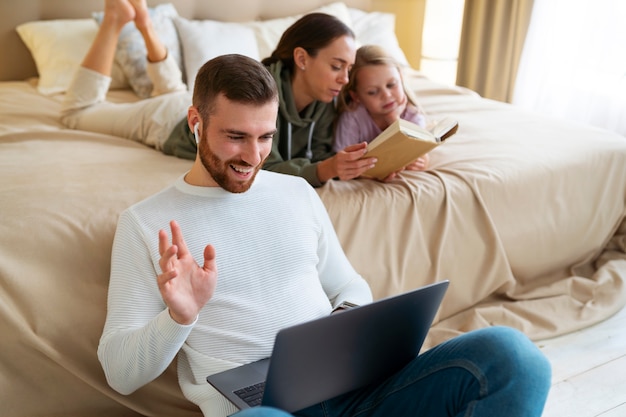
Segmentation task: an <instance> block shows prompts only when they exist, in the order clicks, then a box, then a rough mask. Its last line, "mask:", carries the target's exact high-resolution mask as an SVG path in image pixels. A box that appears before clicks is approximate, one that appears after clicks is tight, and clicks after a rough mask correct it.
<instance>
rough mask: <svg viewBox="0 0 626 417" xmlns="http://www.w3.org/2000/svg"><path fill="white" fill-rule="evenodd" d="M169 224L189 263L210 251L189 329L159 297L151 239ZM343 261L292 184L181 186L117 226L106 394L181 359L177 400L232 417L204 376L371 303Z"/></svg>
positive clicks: (264, 174) (308, 193)
mask: <svg viewBox="0 0 626 417" xmlns="http://www.w3.org/2000/svg"><path fill="white" fill-rule="evenodd" d="M170 220H176V221H178V223H179V224H180V227H181V230H182V233H183V237H184V239H185V242H186V243H187V246H188V248H189V251H190V252H191V253H192V254H193V255H194V257H195V259H196V261H197V262H198V264H199V265H202V264H203V250H204V247H205V246H206V245H207V244H212V245H214V246H215V252H216V261H217V268H218V282H217V288H216V291H215V293H214V295H213V298H212V299H211V300H210V301H209V302H208V303H207V304H206V305H205V307H204V308H203V309H202V311H201V313H200V315H199V317H198V319H197V320H196V322H195V323H193V324H192V325H189V326H182V325H179V324H177V323H176V322H174V321H173V320H172V319H171V318H170V315H169V313H168V311H167V309H166V306H165V304H164V303H163V300H162V298H161V295H160V293H159V290H158V287H157V284H156V276H157V275H158V273H160V268H159V265H158V260H159V250H158V230H159V229H165V230H167V231H168V233H169V222H170ZM371 297H372V296H371V292H370V289H369V287H368V285H367V283H366V282H365V281H364V280H363V279H362V278H361V276H360V275H359V274H358V273H357V272H356V271H355V270H354V269H353V268H352V266H351V265H350V263H349V262H348V260H347V258H346V256H345V254H344V252H343V250H342V248H341V246H340V243H339V240H338V239H337V236H336V234H335V231H334V229H333V226H332V223H331V221H330V219H329V217H328V214H327V212H326V210H325V208H324V205H323V203H322V202H321V200H320V199H319V197H318V195H317V193H316V192H315V190H314V189H313V188H312V187H310V186H309V185H308V184H307V183H306V182H305V181H304V180H303V179H302V178H299V177H295V176H288V175H282V174H276V173H272V172H268V171H260V172H259V173H258V175H257V178H256V180H255V182H254V184H253V186H252V187H251V188H250V190H248V191H247V192H245V193H241V194H233V193H229V192H227V191H225V190H223V189H221V188H218V187H195V186H191V185H189V184H187V183H185V181H184V179H183V177H181V178H179V180H178V181H177V182H176V183H175V184H173V185H172V186H170V187H168V188H166V189H165V190H163V191H161V192H160V193H158V194H156V195H154V196H152V197H150V198H148V199H146V200H144V201H142V202H140V203H138V204H135V205H134V206H132V207H130V208H129V209H128V210H126V211H125V212H123V213H122V215H121V216H120V219H119V223H118V227H117V232H116V235H115V241H114V244H113V254H112V261H111V280H110V285H109V299H108V312H107V320H106V324H105V328H104V331H103V334H102V338H101V340H100V346H99V348H98V357H99V359H100V362H101V363H102V366H103V368H104V371H105V374H106V376H107V380H108V381H109V384H110V385H111V386H112V387H113V388H115V389H116V390H118V391H119V392H121V393H124V394H129V393H131V392H133V391H134V390H136V389H137V388H139V387H141V386H143V385H145V384H147V383H148V382H150V381H152V380H153V379H155V378H156V377H158V376H159V375H160V374H161V373H162V372H163V371H164V370H165V369H166V368H167V367H168V365H169V364H170V363H171V361H172V360H173V359H174V358H175V357H176V355H177V354H178V353H179V351H180V353H181V354H180V356H179V363H178V374H179V382H180V385H181V388H182V391H183V393H184V394H185V396H186V397H187V398H188V399H189V400H191V401H192V402H194V403H196V404H198V405H199V406H200V407H201V409H202V411H203V413H204V414H205V415H207V416H208V415H210V416H226V415H228V414H231V413H233V412H234V411H236V409H235V408H233V406H232V404H230V402H228V401H227V400H226V399H225V398H224V397H222V396H221V395H220V394H219V393H218V392H217V391H215V390H214V389H213V388H212V387H211V386H210V385H209V384H208V383H207V382H206V376H207V375H209V374H212V373H215V372H219V371H222V370H225V369H228V368H231V367H234V366H237V365H239V364H242V363H248V362H252V361H255V360H258V359H262V358H264V357H268V356H270V354H271V351H272V346H273V342H274V337H275V335H276V332H277V331H278V330H279V329H281V328H283V327H286V326H290V325H294V324H297V323H301V322H303V321H307V320H311V319H315V318H318V317H321V316H324V315H327V314H329V313H330V312H331V310H332V308H333V306H335V305H337V304H339V303H341V302H342V301H344V300H347V301H351V302H354V303H357V304H364V303H367V302H370V301H371Z"/></svg>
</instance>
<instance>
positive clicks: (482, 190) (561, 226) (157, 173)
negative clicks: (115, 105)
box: [0, 0, 626, 417]
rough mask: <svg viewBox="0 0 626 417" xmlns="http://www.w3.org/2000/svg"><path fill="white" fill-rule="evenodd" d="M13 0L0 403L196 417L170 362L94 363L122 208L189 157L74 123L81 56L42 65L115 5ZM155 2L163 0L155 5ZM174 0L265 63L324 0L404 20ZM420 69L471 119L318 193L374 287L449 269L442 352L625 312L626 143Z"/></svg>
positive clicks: (443, 109) (428, 96)
mask: <svg viewBox="0 0 626 417" xmlns="http://www.w3.org/2000/svg"><path fill="white" fill-rule="evenodd" d="M8 3H9V2H4V3H2V5H0V47H1V48H2V51H3V56H4V57H5V59H3V60H2V62H1V63H0V76H1V79H0V181H1V184H0V213H1V215H2V222H1V223H0V228H1V229H0V256H1V257H2V261H1V262H0V294H1V300H2V301H1V302H0V334H1V337H0V352H1V353H0V382H1V384H0V414H1V415H2V416H3V417H26V416H42V417H46V416H50V417H52V416H64V417H72V416H85V417H86V416H89V417H98V416H139V415H146V416H199V415H200V412H199V410H198V409H197V408H196V407H195V406H194V405H193V404H191V403H189V402H188V401H186V400H185V399H184V397H183V396H182V394H181V392H180V389H179V388H178V384H177V381H176V375H175V367H174V366H172V367H170V368H169V369H168V370H167V371H166V372H165V373H164V374H163V375H162V376H161V377H159V378H158V379H157V380H156V381H154V382H153V383H151V384H149V385H148V386H146V387H144V388H142V389H140V390H139V391H137V392H136V393H134V394H132V395H130V396H122V395H119V394H117V393H116V392H114V391H113V390H112V389H110V388H109V387H108V385H107V383H106V381H105V378H104V375H103V372H102V370H101V368H100V365H99V363H98V360H97V357H96V348H97V344H98V339H99V337H100V333H101V330H102V326H103V324H104V318H105V314H106V294H107V284H108V274H109V261H110V251H111V244H112V239H113V234H114V231H115V225H116V221H117V216H118V215H119V213H120V212H121V211H122V210H123V209H124V208H126V207H127V206H129V205H131V204H133V203H134V202H136V201H139V200H141V199H143V198H144V197H147V196H148V195H150V194H152V193H154V192H156V191H158V190H160V189H161V188H163V187H165V186H166V185H167V184H169V183H171V182H172V181H173V180H174V179H175V178H177V177H178V176H180V175H181V174H182V173H184V172H185V171H186V170H187V169H189V167H190V164H191V162H190V161H187V160H183V159H178V158H175V157H171V156H166V155H163V154H162V153H160V152H158V151H155V150H154V149H152V148H150V147H148V146H146V145H144V144H141V143H136V142H132V141H128V140H124V139H122V138H117V137H112V136H106V135H101V134H96V133H90V132H84V131H76V130H68V129H66V128H64V127H63V125H62V124H61V123H60V122H59V108H60V104H59V103H60V100H61V99H62V96H63V85H64V84H63V83H66V82H67V74H71V71H69V70H67V66H68V65H70V66H71V65H75V64H76V62H75V59H76V58H75V56H74V58H73V59H74V61H72V59H69V58H72V57H71V56H70V57H69V58H68V59H69V61H66V62H64V63H58V62H57V63H56V64H50V62H48V63H46V60H50V61H54V60H55V59H57V61H58V60H59V58H60V55H63V53H62V48H66V49H69V52H68V56H69V55H72V54H74V55H77V54H78V53H79V52H81V51H82V50H81V48H84V47H85V44H87V45H88V43H89V39H87V40H85V38H84V36H87V38H88V36H90V35H89V33H92V32H93V25H92V24H91V23H88V21H91V20H93V19H92V17H91V13H92V12H97V11H99V10H101V6H102V5H101V2H100V1H97V0H89V1H81V2H75V1H72V0H58V1H55V2H43V1H37V0H25V1H22V2H19V4H18V3H15V2H12V3H11V5H10V7H11V9H10V10H8V9H7V8H8V7H9V5H8ZM158 3H165V2H163V1H161V2H159V1H155V2H150V4H151V5H152V6H156V5H157V4H158ZM168 3H171V4H172V5H173V7H174V8H175V10H176V13H177V15H178V16H179V17H183V18H186V19H189V20H206V19H212V20H215V21H220V22H231V23H233V22H236V23H237V25H244V26H246V27H247V28H248V29H249V28H252V32H250V31H248V32H247V33H248V34H250V33H252V34H253V35H254V36H255V40H256V41H257V42H258V43H257V46H258V47H259V50H260V51H259V54H262V53H263V50H262V49H261V46H263V45H264V47H265V48H266V49H267V48H269V47H270V46H271V40H272V39H274V40H275V39H276V34H277V33H278V34H279V33H280V30H279V29H280V28H282V27H284V25H285V24H288V23H289V22H290V21H292V19H294V18H295V17H294V16H297V15H298V14H301V13H304V12H307V11H312V10H318V9H319V8H322V10H328V11H332V12H333V13H335V12H336V13H339V14H341V15H342V16H345V15H346V13H348V16H349V17H348V18H349V19H352V22H351V23H352V24H353V25H354V26H355V28H357V29H358V31H357V37H358V38H359V39H360V41H361V42H363V43H373V42H380V43H382V44H385V46H386V47H388V48H397V47H398V43H397V40H396V39H395V38H393V36H391V37H390V35H389V34H390V33H392V32H393V26H391V29H390V24H391V25H392V24H393V19H390V15H389V14H387V13H381V12H376V11H375V10H373V9H372V7H373V5H375V3H376V2H370V1H347V2H346V3H345V4H343V3H342V4H339V5H337V4H328V3H329V2H325V1H313V0H309V1H303V2H297V4H296V2H294V3H293V4H290V5H288V4H287V3H288V2H280V1H271V2H270V1H266V2H263V1H255V0H233V1H231V2H228V4H226V3H224V4H220V3H219V2H212V1H206V0H204V1H203V0H174V1H171V2H168ZM324 8H326V9H324ZM3 9H7V10H3ZM391 17H392V16H391ZM58 19H70V20H69V21H61V22H59V21H58ZM290 19H291V20H290ZM77 20H81V22H80V24H79V22H77ZM40 21H42V22H46V25H43V26H42V27H39V28H38V29H39V30H40V31H39V33H38V36H39V38H36V39H35V38H31V39H30V42H32V43H31V44H30V45H29V46H28V47H27V46H26V44H25V41H23V40H22V39H21V38H20V36H18V34H17V33H16V27H17V26H18V25H21V24H23V23H26V22H40ZM267 22H269V23H267ZM381 22H382V23H381ZM266 23H267V24H266ZM233 24H234V23H233ZM377 24H382V25H383V26H381V27H377V26H376V25H377ZM59 27H60V28H61V29H59ZM31 29H32V28H31ZM222 29H223V28H222ZM227 29H228V30H239V29H241V28H240V27H238V26H228V27H227ZM50 30H52V32H49V31H50ZM72 30H80V31H83V32H81V33H82V34H83V35H84V36H82V37H77V36H75V33H73V32H72ZM385 30H386V31H387V32H385ZM47 31H48V32H47ZM90 31H91V32H90ZM51 33H52V35H53V36H52V35H51ZM59 33H65V34H66V35H69V36H71V39H72V43H71V48H68V47H67V45H65V46H64V45H61V44H59V43H55V42H62V41H63V39H59V38H63V36H61V35H59ZM85 33H87V35H85ZM177 33H178V32H177ZM228 33H230V32H228ZM385 33H386V35H385ZM381 34H383V35H381ZM31 35H32V36H35V35H33V34H32V33H31ZM24 36H27V35H24ZM259 36H262V37H263V39H261V38H259ZM223 39H227V38H223ZM237 39H239V40H241V39H243V37H237ZM179 41H180V40H179ZM37 42H39V43H37ZM65 42H66V43H67V36H66V37H65ZM180 42H181V44H182V46H181V48H182V49H181V50H182V51H183V52H184V46H185V45H184V42H182V41H180ZM263 42H265V44H263ZM224 44H225V43H224V42H222V43H221V45H222V46H224ZM395 52H396V53H397V52H398V51H397V50H395ZM81 53H82V52H81ZM7 57H11V58H10V59H7ZM188 58H196V59H198V56H195V55H194V56H191V57H190V56H189V55H188V56H187V59H188ZM399 58H402V57H401V56H400V57H399ZM180 59H181V61H184V62H186V59H185V58H184V54H181V58H180ZM35 61H37V65H36V64H35ZM68 62H69V63H68ZM405 64H407V63H406V62H405ZM46 65H48V66H46ZM54 65H57V66H58V67H57V68H54V70H56V73H55V74H51V73H50V71H52V70H51V69H50V68H49V66H54ZM63 65H65V67H63ZM59 68H65V70H63V71H60V70H59ZM119 70H120V71H122V72H123V66H122V68H120V69H119ZM52 72H54V71H52ZM405 79H406V82H407V84H408V85H409V86H410V88H411V89H412V90H414V91H415V93H416V94H417V96H418V97H419V100H420V103H421V105H422V106H423V107H424V109H425V110H426V112H427V114H428V115H429V117H432V118H433V119H437V118H442V117H446V116H448V117H453V118H456V119H457V120H458V121H459V125H460V128H459V130H458V133H457V134H456V135H455V136H453V137H452V138H450V139H449V140H448V141H447V142H446V143H445V144H444V145H443V146H440V147H438V148H437V149H436V150H435V151H433V152H432V153H431V168H430V169H429V170H428V171H426V172H412V173H403V174H402V175H401V176H400V177H399V178H397V179H395V180H394V181H393V182H391V183H388V184H382V183H378V182H375V181H370V180H354V181H348V182H341V181H330V182H329V183H327V184H326V185H324V186H323V187H321V188H318V189H317V192H318V193H319V195H320V197H321V198H322V200H323V202H324V204H325V205H326V207H327V209H328V212H329V214H330V216H331V219H332V221H333V224H334V226H335V228H336V230H337V234H338V235H339V238H340V240H341V242H342V245H343V247H344V250H345V252H346V253H347V255H348V257H349V258H350V260H351V261H352V263H353V264H354V266H355V268H356V269H357V270H358V271H359V272H360V273H361V274H362V275H363V276H364V277H365V278H366V280H367V281H368V282H369V283H370V285H371V287H372V290H373V293H374V296H375V298H382V297H386V296H390V295H393V294H398V293H401V292H404V291H407V290H409V289H412V288H416V287H419V286H422V285H425V284H428V283H432V282H435V281H439V280H442V279H449V280H450V282H451V284H450V287H449V290H448V293H447V295H446V297H445V299H444V302H443V305H442V307H441V309H440V311H439V313H438V316H437V319H436V323H435V324H434V326H433V328H432V331H431V333H430V335H429V338H428V340H427V346H426V347H428V346H432V345H434V344H436V343H439V342H441V341H443V340H446V339H448V338H450V337H452V336H454V335H456V334H459V333H462V332H466V331H468V330H471V329H476V328H480V327H484V326H491V325H507V326H512V327H515V328H518V329H521V330H522V331H524V332H525V333H526V334H527V335H529V336H530V337H531V338H533V339H534V340H541V339H545V338H549V337H553V336H557V335H560V334H564V333H568V332H572V331H575V330H577V329H581V328H584V327H586V326H589V325H592V324H594V323H597V322H599V321H602V320H604V319H606V318H607V317H609V316H611V315H612V314H614V313H615V312H617V311H618V310H620V309H621V308H622V307H623V306H624V304H626V291H625V289H624V280H625V279H626V220H625V217H626V138H624V137H622V136H619V135H617V134H612V133H609V132H607V131H603V130H599V129H595V128H591V127H585V126H582V125H575V124H572V123H565V122H563V121H560V120H556V119H553V118H548V117H544V116H542V115H541V114H535V113H530V112H525V111H521V110H519V109H517V108H515V107H513V106H512V105H509V104H504V103H500V102H496V101H491V100H488V99H484V98H481V97H480V96H478V95H477V94H476V93H474V92H472V91H469V90H467V89H464V88H460V87H454V86H445V85H439V84H437V83H434V82H432V81H430V80H428V79H427V78H425V77H424V76H423V75H422V74H420V73H419V71H416V70H415V69H412V68H411V67H410V66H406V67H405ZM116 82H117V89H116V90H113V91H111V97H110V98H111V100H115V101H127V100H137V99H138V97H137V94H136V93H135V90H134V86H133V85H131V84H130V81H129V80H128V79H124V77H120V79H118V80H116Z"/></svg>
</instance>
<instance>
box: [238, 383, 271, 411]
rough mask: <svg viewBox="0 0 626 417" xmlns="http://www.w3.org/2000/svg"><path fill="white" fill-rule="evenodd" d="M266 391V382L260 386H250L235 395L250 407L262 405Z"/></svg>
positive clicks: (239, 390) (259, 384)
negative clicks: (264, 391)
mask: <svg viewBox="0 0 626 417" xmlns="http://www.w3.org/2000/svg"><path fill="white" fill-rule="evenodd" d="M264 389H265V381H263V382H259V383H258V384H254V385H250V386H249V387H245V388H241V389H238V390H237V391H235V394H236V395H237V396H238V397H239V398H241V399H242V400H243V401H245V403H246V404H248V405H249V406H250V407H255V406H257V405H261V400H262V399H263V390H264Z"/></svg>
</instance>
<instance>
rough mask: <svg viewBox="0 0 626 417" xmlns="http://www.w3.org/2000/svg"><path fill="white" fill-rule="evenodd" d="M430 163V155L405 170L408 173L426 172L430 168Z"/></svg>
mask: <svg viewBox="0 0 626 417" xmlns="http://www.w3.org/2000/svg"><path fill="white" fill-rule="evenodd" d="M429 161H430V158H429V157H428V154H425V155H422V156H420V157H419V158H417V159H416V160H415V161H413V162H411V163H410V164H408V165H407V166H405V167H404V169H406V170H407V171H424V170H425V169H427V168H428V162H429Z"/></svg>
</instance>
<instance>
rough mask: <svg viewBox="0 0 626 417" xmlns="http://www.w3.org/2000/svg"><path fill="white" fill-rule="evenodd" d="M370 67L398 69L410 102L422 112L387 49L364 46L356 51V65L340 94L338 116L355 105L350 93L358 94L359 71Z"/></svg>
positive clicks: (398, 66)
mask: <svg viewBox="0 0 626 417" xmlns="http://www.w3.org/2000/svg"><path fill="white" fill-rule="evenodd" d="M370 65H388V66H392V67H396V68H397V69H398V73H399V74H400V81H401V82H402V88H403V90H404V94H405V95H406V97H407V100H408V102H409V103H410V104H412V105H413V106H415V107H417V108H418V109H419V110H420V111H421V108H420V106H419V104H418V103H417V100H416V98H415V95H414V94H413V92H412V91H411V90H410V89H409V88H407V87H406V85H405V84H404V78H403V77H402V69H401V68H400V65H399V64H398V62H397V61H396V60H395V59H394V58H393V57H392V56H391V55H389V54H388V53H387V51H385V49H383V48H381V47H380V46H377V45H363V46H361V47H360V48H359V49H357V51H356V56H355V58H354V65H353V66H352V68H351V69H350V75H349V77H348V83H347V84H346V85H344V86H343V88H342V90H341V94H339V97H338V98H337V115H340V114H341V113H343V112H344V111H346V110H350V108H351V107H352V106H353V105H354V101H353V100H352V96H351V95H350V92H351V91H352V92H356V78H357V75H358V73H359V71H360V70H361V69H362V68H364V67H367V66H370Z"/></svg>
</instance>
